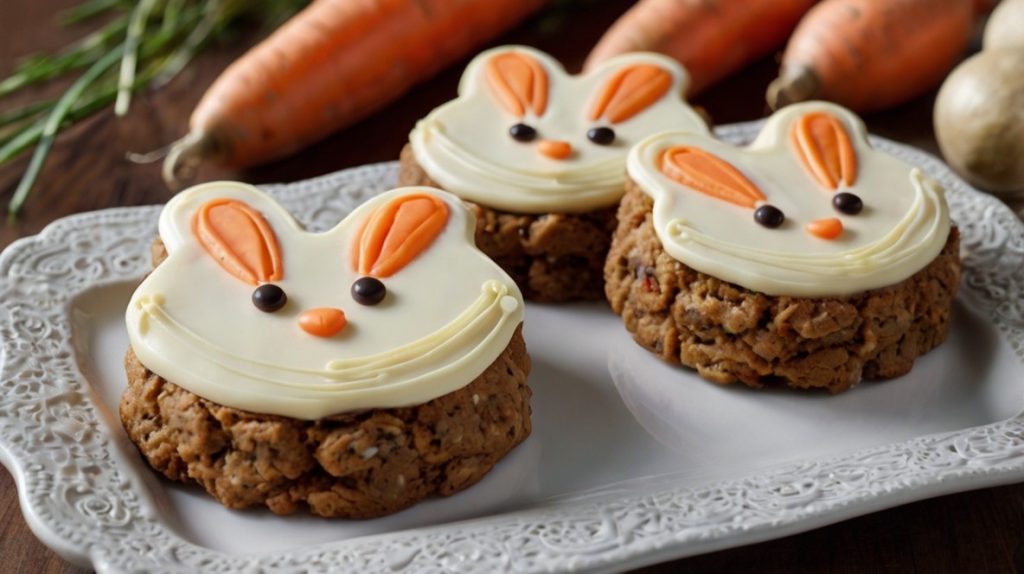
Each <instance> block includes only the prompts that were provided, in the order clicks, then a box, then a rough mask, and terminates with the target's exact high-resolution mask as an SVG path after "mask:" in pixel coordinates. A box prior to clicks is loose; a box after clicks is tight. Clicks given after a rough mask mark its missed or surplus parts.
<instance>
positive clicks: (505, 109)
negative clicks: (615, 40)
mask: <svg viewBox="0 0 1024 574" xmlns="http://www.w3.org/2000/svg"><path fill="white" fill-rule="evenodd" d="M687 81H688V80H687V75H686V72H685V70H683V68H682V67H681V66H680V65H679V64H677V63H676V62H675V61H674V60H672V59H671V58H667V57H665V56H661V55H658V54H650V53H635V54H628V55H625V56H621V57H618V58H614V59H612V60H609V61H607V62H605V63H604V64H603V65H601V66H600V67H599V68H598V69H595V70H594V71H592V72H590V73H587V74H584V75H580V76H570V75H568V74H566V73H565V71H564V70H563V68H562V66H561V65H560V64H559V63H558V62H557V61H555V60H554V59H553V58H551V57H550V56H548V55H547V54H544V53H543V52H539V51H537V50H534V49H532V48H527V47H523V46H506V47H502V48H495V49H493V50H489V51H486V52H483V53H482V54H480V55H479V56H477V57H476V58H475V59H474V60H473V61H472V62H471V63H470V64H469V67H467V68H466V72H465V74H463V77H462V82H461V83H460V85H459V96H458V97H457V98H456V99H454V100H452V101H451V102H448V103H447V104H445V105H443V106H441V107H439V108H437V109H435V110H434V111H433V112H431V113H430V115H428V116H427V117H426V118H424V119H423V120H421V121H420V122H419V123H418V124H417V126H416V128H415V129H414V130H413V132H412V134H410V138H409V140H410V143H411V144H412V149H413V152H414V154H415V156H416V160H417V162H418V163H419V164H420V165H421V166H422V167H423V168H424V169H425V170H426V172H427V174H428V175H429V176H430V177H431V178H432V179H433V180H434V181H437V182H438V183H439V184H440V185H442V186H444V187H445V188H446V189H448V190H449V191H452V192H454V193H456V194H458V195H459V196H461V197H464V198H466V199H469V200H472V201H478V202H480V203H483V204H486V205H489V206H493V207H497V208H499V209H506V210H509V211H515V212H521V213H543V212H549V211H558V212H579V211H589V210H592V209H596V208H600V207H606V206H609V205H613V204H614V203H615V202H617V201H618V200H619V198H620V197H621V196H622V192H623V185H624V180H625V175H624V174H625V170H624V167H625V161H626V156H627V154H628V152H629V148H630V147H631V146H633V145H634V144H636V143H637V142H639V141H640V140H641V139H643V138H644V137H646V136H648V135H650V134H652V133H655V132H659V131H662V130H665V129H679V130H686V131H694V132H697V133H707V127H706V126H705V124H704V121H703V120H702V119H701V118H700V116H698V115H697V114H696V113H695V112H694V111H693V110H692V109H691V108H690V107H689V106H688V105H686V103H685V102H684V101H683V100H682V94H683V92H684V91H685V88H686V85H687Z"/></svg>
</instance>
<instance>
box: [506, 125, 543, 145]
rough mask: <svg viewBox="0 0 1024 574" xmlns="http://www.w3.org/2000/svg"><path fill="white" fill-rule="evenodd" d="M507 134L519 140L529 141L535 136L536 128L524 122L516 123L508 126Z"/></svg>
mask: <svg viewBox="0 0 1024 574" xmlns="http://www.w3.org/2000/svg"><path fill="white" fill-rule="evenodd" d="M508 135H510V136H512V139H514V140H516V141H520V142H530V141H533V140H534V139H535V138H536V137H537V130H535V129H533V128H532V127H530V126H528V125H526V124H516V125H514V126H512V127H510V128H508Z"/></svg>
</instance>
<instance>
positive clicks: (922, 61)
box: [767, 0, 975, 112]
mask: <svg viewBox="0 0 1024 574" xmlns="http://www.w3.org/2000/svg"><path fill="white" fill-rule="evenodd" d="M974 14H975V5H974V3H973V2H972V0H823V1H822V2H821V3H820V4H818V5H817V6H815V7H814V8H812V9H811V11H810V12H808V13H807V15H806V16H805V17H804V19H803V20H801V21H800V24H799V25H798V26H797V27H796V30H794V31H793V36H792V37H791V38H790V39H789V44H788V45H787V46H786V51H785V53H784V54H783V56H782V69H781V71H780V72H779V77H778V79H777V80H775V81H774V82H772V84H771V85H770V86H769V87H768V92H767V100H768V104H769V105H770V106H771V107H772V108H773V109H776V108H779V107H781V106H784V105H786V104H790V103H795V102H803V101H807V100H815V99H823V100H829V101H833V102H836V103H838V104H841V105H843V106H846V107H848V108H851V109H853V110H854V111H857V112H869V111H876V110H881V109H885V108H888V107H892V106H894V105H897V104H901V103H903V102H906V101H907V100H910V99H911V98H913V97H915V96H918V95H920V94H922V93H924V92H925V91H927V90H928V89H930V88H932V87H934V86H935V85H937V84H938V83H939V82H940V81H941V80H942V78H943V77H944V76H945V75H946V73H947V72H949V70H950V69H951V68H952V67H953V65H954V64H955V63H956V62H957V61H958V60H959V59H960V57H961V55H962V54H963V52H964V50H965V49H966V48H967V43H968V41H969V40H970V38H971V32H972V30H973V27H974Z"/></svg>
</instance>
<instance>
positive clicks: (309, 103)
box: [164, 0, 547, 185]
mask: <svg viewBox="0 0 1024 574" xmlns="http://www.w3.org/2000/svg"><path fill="white" fill-rule="evenodd" d="M546 2H547V0H316V1H315V2H313V4H311V5H310V6H309V7H308V8H306V9H305V10H304V11H302V12H301V13H300V14H298V15H297V16H295V17H294V18H292V19H291V20H290V21H288V23H286V24H285V25H284V26H282V27H281V28H279V29H278V30H277V31H275V32H274V33H273V34H272V35H271V36H270V37H268V38H267V39H266V40H264V41H263V42H261V43H260V44H259V45H257V46H256V47H255V48H253V49H252V50H250V51H249V52H248V53H246V54H245V55H244V56H242V57H241V58H239V59H238V60H237V61H236V62H235V63H234V64H232V65H231V66H230V67H229V68H228V69H227V70H225V71H224V73H223V74H221V76H220V77H219V78H217V80H216V81H215V82H214V84H213V85H212V86H211V87H210V89H209V90H208V91H207V92H206V94H205V95H204V96H203V99H202V100H201V101H200V102H199V104H198V105H197V106H196V109H195V112H193V114H192V117H191V118H190V121H189V133H188V134H187V135H186V136H185V137H183V138H182V139H181V140H179V141H178V142H177V143H175V145H174V147H173V148H172V149H171V152H170V153H169V154H168V156H167V159H166V161H165V162H164V179H165V181H167V183H168V184H169V185H174V184H175V179H176V176H177V175H178V173H179V172H180V171H182V170H183V169H184V170H185V171H188V170H190V169H191V168H194V167H195V166H196V165H197V164H199V163H201V162H203V161H215V162H218V163H221V164H224V165H229V166H233V167H245V166H251V165H255V164H259V163H262V162H266V161H268V160H272V159H277V158H281V157H284V156H287V155H290V154H292V153H294V152H295V151H298V150H300V149H302V148H304V147H306V146H307V145H309V144H311V143H313V142H315V141H317V140H320V139H322V138H323V137H325V136H327V135H328V134H330V133H331V132H334V131H336V130H338V129H341V128H343V127H346V126H348V125H349V124H351V123H353V122H354V121H356V120H359V119H361V118H363V117H365V116H366V115H368V114H370V113H372V112H374V111H376V110H377V109H379V108H381V107H383V106H385V105H387V104H389V103H391V102H392V101H394V100H396V99H397V98H398V97H400V96H401V95H402V94H404V93H405V92H406V91H407V90H408V89H409V88H411V87H412V86H414V85H416V84H417V83H419V82H421V81H423V80H425V79H427V78H429V77H431V76H433V75H434V74H435V73H437V72H438V71H440V70H442V69H444V68H445V67H447V66H448V65H449V64H451V63H452V62H454V61H456V60H458V59H461V58H463V57H465V56H467V55H469V54H470V53H472V52H473V51H475V50H476V49H478V48H479V47H480V46H481V45H483V44H484V43H485V42H487V41H489V40H491V39H492V38H494V37H495V36H497V35H498V34H500V33H502V32H504V31H505V30H508V29H510V28H512V27H514V26H516V25H517V24H518V23H519V22H521V21H522V20H523V19H524V18H525V17H526V16H528V15H530V14H532V13H533V12H535V11H537V9H539V8H540V7H542V6H543V5H544V4H545V3H546Z"/></svg>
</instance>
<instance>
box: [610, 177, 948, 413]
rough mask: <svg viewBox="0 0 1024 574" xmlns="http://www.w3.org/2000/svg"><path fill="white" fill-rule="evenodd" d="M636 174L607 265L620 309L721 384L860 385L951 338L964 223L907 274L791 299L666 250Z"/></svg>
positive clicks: (638, 334)
mask: <svg viewBox="0 0 1024 574" xmlns="http://www.w3.org/2000/svg"><path fill="white" fill-rule="evenodd" d="M652 208H653V201H652V200H651V198H650V197H649V196H647V195H646V194H644V193H643V191H642V190H640V188H639V187H638V186H637V185H636V184H635V183H634V182H632V181H627V184H626V195H625V197H624V198H623V200H622V204H621V205H620V208H619V213H618V221H619V225H618V229H617V230H616V231H615V235H614V238H613V240H612V246H611V250H610V252H609V255H608V260H607V263H606V265H605V270H604V277H605V293H606V296H607V298H608V301H609V303H611V307H612V310H614V311H615V312H616V313H618V314H619V315H621V316H622V318H623V321H624V322H625V325H626V328H627V329H628V330H629V331H630V333H632V334H633V337H634V339H635V340H636V341H637V342H638V343H639V344H640V345H642V346H643V347H645V348H647V349H649V350H650V351H652V352H654V353H655V354H657V355H658V356H660V357H662V358H663V359H665V360H667V361H669V362H672V363H681V364H683V365H685V366H687V367H690V368H694V369H696V370H697V372H698V373H699V374H700V375H701V376H702V377H704V378H705V379H708V380H710V381H714V382H716V383H722V384H727V383H732V382H736V381H739V382H742V383H743V384H745V385H747V386H749V387H761V386H764V385H766V384H773V383H784V384H786V385H788V386H789V387H793V388H801V389H808V388H824V389H827V390H828V391H830V392H832V393H838V392H841V391H844V390H846V389H849V388H850V387H852V386H853V385H855V384H857V383H858V382H860V381H861V380H862V379H888V378H892V377H898V376H900V375H903V374H906V373H908V372H910V370H911V368H912V367H913V364H914V359H915V358H917V357H918V356H920V355H923V354H925V353H927V352H928V351H929V350H931V349H933V348H934V347H936V346H938V345H939V344H941V343H942V342H943V341H945V339H946V335H947V333H948V332H949V321H950V311H951V306H952V302H953V297H954V295H955V294H956V289H957V285H958V283H959V280H960V257H959V232H958V230H957V229H956V228H955V227H954V228H952V229H951V230H950V234H949V238H948V239H947V241H946V245H945V247H944V248H943V250H942V252H941V253H940V254H939V255H938V256H937V257H936V258H935V259H934V260H933V261H932V262H931V263H930V264H929V265H927V266H926V267H925V268H924V269H922V270H920V271H918V272H917V273H916V274H914V275H913V276H911V277H909V278H908V279H906V280H904V281H902V282H900V283H898V284H896V285H893V286H890V287H886V288H882V289H876V290H872V291H866V292H864V293H858V294H855V295H851V296H847V297H822V298H807V297H785V296H777V297H776V296H770V295H765V294H763V293H759V292H755V291H750V290H748V289H746V288H743V287H740V286H739V285H736V284H733V283H729V282H727V281H722V280H720V279H717V278H715V277H712V276H710V275H706V274H704V273H700V272H698V271H696V270H694V269H692V268H690V267H687V266H686V265H684V264H682V263H680V262H678V261H676V260H675V259H673V258H672V257H671V256H670V255H669V254H668V253H666V252H665V250H664V249H663V247H662V244H661V241H660V240H659V239H658V237H657V235H656V233H655V230H654V224H653V219H652V213H651V210H652Z"/></svg>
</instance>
